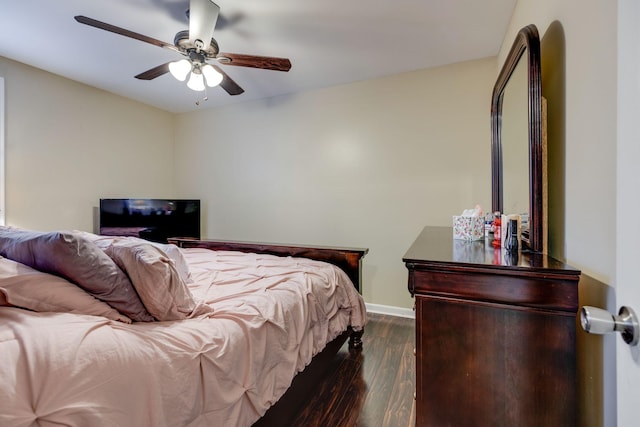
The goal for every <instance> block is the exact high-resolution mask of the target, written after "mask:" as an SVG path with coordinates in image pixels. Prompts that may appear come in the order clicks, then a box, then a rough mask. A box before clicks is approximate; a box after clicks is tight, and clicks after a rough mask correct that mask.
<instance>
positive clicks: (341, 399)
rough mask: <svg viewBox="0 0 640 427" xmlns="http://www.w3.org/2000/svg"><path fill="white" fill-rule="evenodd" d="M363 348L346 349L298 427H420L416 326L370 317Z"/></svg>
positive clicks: (398, 319) (405, 321)
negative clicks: (416, 393)
mask: <svg viewBox="0 0 640 427" xmlns="http://www.w3.org/2000/svg"><path fill="white" fill-rule="evenodd" d="M363 343H364V349H363V350H362V352H360V353H350V352H349V350H348V349H347V345H346V344H345V346H343V348H342V349H341V350H340V352H339V353H338V354H337V355H336V357H335V359H334V362H333V363H334V364H333V366H332V367H331V368H330V369H329V372H327V375H326V376H325V378H324V380H323V381H322V383H321V384H320V385H319V390H318V393H317V394H316V395H315V397H314V398H313V399H312V400H311V401H309V403H308V404H307V405H306V406H305V408H304V409H303V410H302V411H301V413H300V414H299V416H298V417H297V418H296V420H295V421H294V423H293V425H294V426H305V427H306V426H310V427H311V426H318V427H320V426H322V427H325V426H332V427H343V426H344V427H353V426H363V427H364V426H366V427H404V426H415V401H414V399H413V393H414V390H415V356H414V354H413V349H414V347H415V322H414V321H413V319H406V318H401V317H395V316H386V315H380V314H372V313H370V314H369V323H368V324H367V326H366V328H365V333H364V336H363Z"/></svg>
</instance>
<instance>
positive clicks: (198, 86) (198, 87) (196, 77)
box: [187, 70, 205, 92]
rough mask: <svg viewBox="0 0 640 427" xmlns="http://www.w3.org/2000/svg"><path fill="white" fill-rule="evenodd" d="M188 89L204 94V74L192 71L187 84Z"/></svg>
mask: <svg viewBox="0 0 640 427" xmlns="http://www.w3.org/2000/svg"><path fill="white" fill-rule="evenodd" d="M198 71H200V70H198ZM187 87H188V88H189V89H191V90H195V91H198V92H202V91H203V90H204V89H205V87H204V77H203V76H202V73H200V72H198V73H196V72H195V70H194V71H192V72H191V77H189V81H188V82H187Z"/></svg>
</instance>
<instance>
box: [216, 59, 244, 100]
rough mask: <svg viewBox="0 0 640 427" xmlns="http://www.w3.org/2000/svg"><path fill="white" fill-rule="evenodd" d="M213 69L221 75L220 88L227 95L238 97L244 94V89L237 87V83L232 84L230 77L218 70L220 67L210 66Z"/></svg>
mask: <svg viewBox="0 0 640 427" xmlns="http://www.w3.org/2000/svg"><path fill="white" fill-rule="evenodd" d="M211 66H212V67H213V68H215V70H216V71H217V72H219V73H220V74H222V82H220V86H221V87H222V89H224V90H226V91H227V93H228V94H229V95H240V94H241V93H244V89H242V88H241V87H240V86H238V83H236V82H234V81H233V79H232V78H231V77H229V76H228V75H227V73H225V72H224V71H222V70H221V69H220V67H218V66H216V65H213V64H211Z"/></svg>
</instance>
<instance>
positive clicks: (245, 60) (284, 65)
mask: <svg viewBox="0 0 640 427" xmlns="http://www.w3.org/2000/svg"><path fill="white" fill-rule="evenodd" d="M216 59H218V61H220V63H221V64H225V65H236V66H238V67H252V68H261V69H263V70H275V71H289V70H290V69H291V61H289V60H288V59H287V58H276V57H273V56H256V55H242V54H239V53H219V54H218V55H217V57H216Z"/></svg>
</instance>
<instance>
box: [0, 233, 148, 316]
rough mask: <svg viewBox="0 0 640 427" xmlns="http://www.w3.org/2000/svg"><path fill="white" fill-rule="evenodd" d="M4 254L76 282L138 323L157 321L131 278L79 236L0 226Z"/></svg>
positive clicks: (89, 242)
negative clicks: (146, 306)
mask: <svg viewBox="0 0 640 427" xmlns="http://www.w3.org/2000/svg"><path fill="white" fill-rule="evenodd" d="M0 255H2V256H4V257H6V258H9V259H12V260H14V261H17V262H19V263H22V264H26V265H28V266H30V267H32V268H35V269H36V270H40V271H43V272H45V273H51V274H55V275H57V276H61V277H64V278H65V279H67V280H69V281H71V282H73V283H75V284H76V285H78V286H79V287H81V288H82V289H84V290H85V291H87V292H88V293H89V294H90V295H92V296H94V297H96V298H98V299H99V300H101V301H104V302H106V303H107V304H109V305H110V306H111V307H113V308H115V309H116V310H118V311H119V312H120V313H122V314H124V315H126V316H128V317H129V318H131V319H132V320H136V321H146V322H148V321H153V317H152V316H151V315H150V314H149V313H148V312H147V310H146V309H145V307H144V305H143V304H142V301H141V300H140V297H139V296H138V294H137V293H136V291H135V289H134V287H133V285H132V284H131V282H130V281H129V278H127V276H126V275H125V274H124V273H123V272H122V270H120V268H118V266H117V265H116V264H115V263H114V262H113V260H112V259H111V258H109V257H108V256H107V255H106V254H105V253H104V252H103V251H102V250H101V249H100V248H99V247H97V246H96V245H95V244H94V243H92V242H91V241H90V240H88V239H86V238H84V237H82V236H81V235H80V234H78V233H73V232H67V231H55V232H49V233H45V232H36V231H30V230H21V229H16V228H9V227H0Z"/></svg>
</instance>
